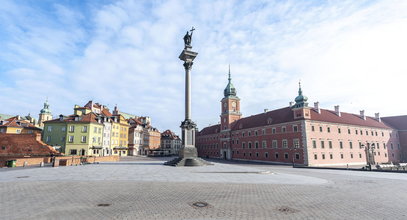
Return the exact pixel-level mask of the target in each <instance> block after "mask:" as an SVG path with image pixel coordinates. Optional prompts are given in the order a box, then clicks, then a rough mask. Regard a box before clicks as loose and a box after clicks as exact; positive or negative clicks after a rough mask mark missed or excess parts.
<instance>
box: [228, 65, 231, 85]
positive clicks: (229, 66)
mask: <svg viewBox="0 0 407 220" xmlns="http://www.w3.org/2000/svg"><path fill="white" fill-rule="evenodd" d="M228 79H229V82H230V81H231V80H232V77H231V75H230V64H229V78H228Z"/></svg>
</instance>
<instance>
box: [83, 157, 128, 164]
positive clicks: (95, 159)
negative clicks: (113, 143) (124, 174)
mask: <svg viewBox="0 0 407 220" xmlns="http://www.w3.org/2000/svg"><path fill="white" fill-rule="evenodd" d="M119 160H120V157H119V156H105V157H87V158H86V162H88V163H98V162H117V161H119Z"/></svg>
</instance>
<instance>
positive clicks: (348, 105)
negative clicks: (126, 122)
mask: <svg viewBox="0 0 407 220" xmlns="http://www.w3.org/2000/svg"><path fill="white" fill-rule="evenodd" d="M406 4H407V3H406V2H405V1H358V2H355V1H331V2H308V1H305V2H298V1H284V2H281V1H242V2H239V1H162V2H149V1H147V2H140V1H130V0H128V1H118V2H113V3H111V4H106V5H90V4H89V5H83V6H82V7H90V8H89V9H87V10H80V11H78V10H76V9H75V8H72V7H70V6H68V5H62V4H60V3H59V4H55V5H54V6H53V8H54V9H55V10H54V11H53V12H45V11H38V8H31V7H30V6H29V5H16V4H14V3H13V2H6V4H3V6H1V7H2V8H0V10H2V11H3V10H5V11H9V12H7V13H2V15H0V18H1V19H2V20H3V22H1V24H5V25H6V26H4V27H5V28H1V29H0V31H1V32H4V33H5V34H6V36H7V37H6V39H4V40H3V42H4V44H3V45H0V48H1V49H2V50H3V51H5V52H4V53H3V54H2V55H0V64H1V63H5V64H7V65H6V66H7V68H6V71H4V72H0V76H1V77H2V79H4V80H0V85H1V87H0V93H1V94H7V96H0V103H7V106H6V107H4V108H3V110H2V111H4V113H16V114H26V112H31V113H32V114H33V112H38V111H39V109H40V108H41V107H42V101H43V100H44V98H45V96H49V97H50V103H51V107H52V108H53V110H54V114H55V115H58V114H60V113H64V114H70V113H72V106H73V105H74V104H80V105H83V104H84V103H86V102H87V101H88V100H89V99H93V100H94V101H97V102H101V103H104V104H108V105H109V106H110V107H111V108H112V107H113V106H114V105H115V104H118V106H119V108H120V109H121V110H123V111H125V112H129V113H134V114H138V115H150V116H151V117H152V119H153V123H154V125H155V126H157V127H158V128H159V129H160V130H165V129H167V128H171V129H173V130H175V131H176V132H178V131H179V127H178V126H179V124H180V121H182V120H183V116H184V106H183V102H184V97H183V96H184V70H183V66H182V62H181V61H180V60H179V59H178V55H179V53H180V52H181V50H182V47H183V42H182V37H183V35H184V34H185V31H186V30H188V29H189V28H190V27H191V26H195V27H196V31H195V32H194V36H193V42H192V43H193V46H194V48H193V49H194V50H196V51H197V52H198V53H199V55H198V57H197V58H196V60H195V63H194V66H193V68H192V84H193V91H192V92H193V93H192V97H193V103H192V108H193V109H192V110H193V111H192V116H193V119H194V120H195V121H196V122H197V123H198V126H199V128H203V127H204V126H206V125H208V124H214V123H216V122H218V121H219V110H220V103H219V101H220V100H221V98H222V97H223V89H224V87H225V86H226V83H227V71H228V64H231V70H232V78H233V84H234V85H235V87H236V88H237V90H238V96H239V97H240V98H241V102H242V109H241V110H242V112H243V114H244V115H246V116H247V115H252V114H257V113H260V112H262V110H263V109H264V108H268V109H275V108H280V107H284V106H287V105H288V102H289V101H291V100H293V99H294V98H295V96H296V92H297V89H298V87H297V83H298V80H300V79H301V81H302V82H303V89H304V92H305V95H308V96H309V98H310V99H309V100H310V102H313V101H317V100H318V101H320V102H321V105H322V107H326V108H333V105H336V104H340V105H341V109H342V110H344V111H348V112H355V113H357V112H358V110H360V109H366V111H367V113H368V114H370V115H373V113H374V112H378V111H380V112H381V113H382V115H392V114H404V113H403V109H405V108H406V107H407V106H406V104H405V103H403V102H400V101H399V97H400V94H403V92H404V91H403V85H404V82H403V81H405V78H404V77H403V76H404V73H405V72H406V70H407V67H406V65H405V62H403V61H404V59H403V58H404V57H405V56H403V55H404V53H405V51H406V49H407V43H406V41H405V39H407V38H406V37H407V32H406V30H407V28H406V25H407V15H406V14H405V11H406V9H407V5H406ZM27 13H29V14H31V15H32V17H34V18H36V19H35V21H32V19H31V18H30V17H27V16H25V14H27ZM15 100H20V101H19V102H16V101H15ZM21 102H23V103H29V104H27V105H21V104H20V103H21ZM390 106H392V107H390ZM394 106H395V107H394ZM16 109H18V110H16Z"/></svg>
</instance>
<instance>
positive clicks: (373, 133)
mask: <svg viewBox="0 0 407 220" xmlns="http://www.w3.org/2000/svg"><path fill="white" fill-rule="evenodd" d="M323 130H324V129H323V127H322V126H319V132H323ZM311 131H315V126H314V125H312V126H311ZM326 131H327V132H328V133H331V127H327V128H326ZM337 131H338V134H341V133H342V129H341V128H338V130H337ZM351 133H352V132H351V129H350V128H348V134H351ZM369 133H370V135H371V136H379V134H378V132H377V131H370V132H369V131H368V130H365V134H366V135H367V136H368V135H369ZM355 134H356V135H359V134H360V135H363V130H362V129H359V130H358V129H355ZM381 135H382V136H383V137H384V132H383V131H382V132H381ZM389 136H390V137H391V132H389Z"/></svg>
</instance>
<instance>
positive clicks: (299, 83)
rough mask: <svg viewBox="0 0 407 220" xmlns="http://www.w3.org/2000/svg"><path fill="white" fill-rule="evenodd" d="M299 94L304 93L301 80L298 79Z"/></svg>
mask: <svg viewBox="0 0 407 220" xmlns="http://www.w3.org/2000/svg"><path fill="white" fill-rule="evenodd" d="M298 95H302V89H301V80H300V81H298Z"/></svg>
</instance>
